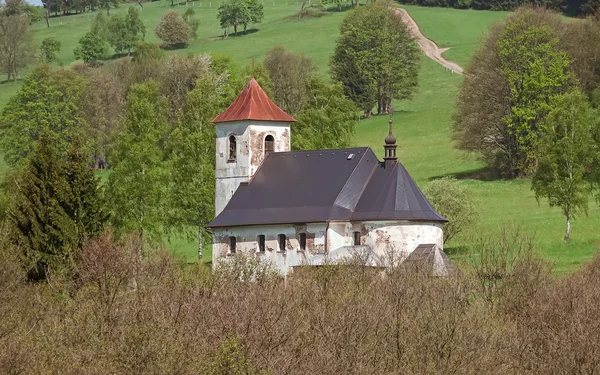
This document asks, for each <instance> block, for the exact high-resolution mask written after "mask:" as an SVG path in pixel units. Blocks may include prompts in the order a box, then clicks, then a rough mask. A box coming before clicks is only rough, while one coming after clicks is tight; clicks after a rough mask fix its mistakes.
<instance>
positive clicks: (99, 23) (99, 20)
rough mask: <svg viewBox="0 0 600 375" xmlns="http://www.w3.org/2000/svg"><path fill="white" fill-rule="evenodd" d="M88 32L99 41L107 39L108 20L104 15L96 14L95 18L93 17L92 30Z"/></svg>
mask: <svg viewBox="0 0 600 375" xmlns="http://www.w3.org/2000/svg"><path fill="white" fill-rule="evenodd" d="M90 31H91V32H92V33H93V34H96V35H98V37H100V39H103V40H104V39H107V38H108V20H107V19H106V16H105V15H104V13H102V12H98V13H96V17H94V20H93V21H92V28H91V29H90Z"/></svg>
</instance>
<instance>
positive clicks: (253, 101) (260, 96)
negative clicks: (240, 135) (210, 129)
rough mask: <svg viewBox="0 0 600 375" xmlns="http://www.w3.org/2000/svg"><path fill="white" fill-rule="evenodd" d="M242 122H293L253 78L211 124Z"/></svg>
mask: <svg viewBox="0 0 600 375" xmlns="http://www.w3.org/2000/svg"><path fill="white" fill-rule="evenodd" d="M243 120H259V121H281V122H293V121H296V120H294V118H293V117H292V116H290V115H288V114H287V113H285V112H284V111H283V110H282V109H281V108H279V107H278V106H277V105H276V104H275V103H273V101H272V100H271V99H269V97H268V96H267V94H266V93H265V92H264V91H263V89H262V88H261V87H260V85H259V84H258V82H256V80H255V79H254V78H252V79H251V80H250V82H248V84H247V85H246V87H244V90H242V93H241V94H240V96H238V97H237V99H236V100H234V101H233V103H231V105H230V106H229V108H227V109H226V110H225V112H223V113H221V114H220V115H218V116H217V117H215V118H214V119H213V120H212V122H213V123H219V122H229V121H243Z"/></svg>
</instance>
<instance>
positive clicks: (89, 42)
mask: <svg viewBox="0 0 600 375" xmlns="http://www.w3.org/2000/svg"><path fill="white" fill-rule="evenodd" d="M73 53H74V54H75V58H76V59H81V60H83V62H84V63H86V64H89V63H92V64H95V63H96V61H97V60H98V59H99V58H101V57H102V56H104V55H105V54H106V46H105V45H104V41H103V40H102V39H101V38H100V37H99V36H98V35H97V34H94V33H93V32H91V31H89V32H87V33H86V34H85V35H84V36H83V37H82V38H81V39H79V46H77V47H76V48H75V50H74V51H73Z"/></svg>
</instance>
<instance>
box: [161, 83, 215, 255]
mask: <svg viewBox="0 0 600 375" xmlns="http://www.w3.org/2000/svg"><path fill="white" fill-rule="evenodd" d="M222 89H223V88H222V80H218V79H215V76H214V73H212V72H211V71H207V72H206V73H205V74H204V75H203V76H201V77H200V78H198V79H197V80H196V87H195V88H194V89H193V90H192V91H190V92H189V93H188V95H187V101H186V106H185V107H184V108H183V111H182V112H181V113H182V115H181V116H180V117H179V118H178V119H177V121H176V124H175V128H174V129H173V131H172V133H171V134H170V136H169V141H168V143H167V148H168V158H169V169H170V170H171V180H170V181H171V184H170V189H169V204H168V207H169V210H168V215H167V217H168V223H167V227H168V228H169V232H170V233H172V234H179V235H185V236H186V237H188V238H189V239H191V238H193V236H194V235H195V236H197V238H198V254H199V256H201V254H202V248H203V244H204V241H203V240H204V239H205V238H206V237H207V235H208V232H207V230H206V228H207V225H208V223H209V222H210V221H211V220H212V219H213V217H214V212H215V211H214V195H215V190H214V189H215V184H214V178H215V177H214V155H215V128H214V126H213V125H212V123H211V122H210V120H211V119H212V118H213V117H214V116H216V115H217V114H219V112H220V111H221V110H222V109H223V106H222V105H221V98H220V95H221V92H222Z"/></svg>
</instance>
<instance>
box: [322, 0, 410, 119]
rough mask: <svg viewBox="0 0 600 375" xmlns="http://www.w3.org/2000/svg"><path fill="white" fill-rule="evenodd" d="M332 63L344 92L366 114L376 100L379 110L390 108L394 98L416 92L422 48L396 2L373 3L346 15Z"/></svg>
mask: <svg viewBox="0 0 600 375" xmlns="http://www.w3.org/2000/svg"><path fill="white" fill-rule="evenodd" d="M330 66H331V72H332V74H333V77H334V79H336V80H338V81H340V82H342V84H343V85H344V88H345V90H344V91H345V94H346V95H347V96H348V97H349V98H350V99H352V101H354V103H355V104H356V105H357V106H360V108H361V109H362V110H363V111H365V113H366V114H367V115H368V114H370V111H371V109H372V108H373V106H374V105H375V104H377V112H378V113H388V112H389V111H390V108H391V103H392V99H408V98H410V97H411V96H412V93H413V91H414V89H415V87H416V86H417V75H418V71H419V51H418V47H417V45H416V43H415V42H414V40H413V38H412V36H411V35H410V33H409V32H408V30H407V28H406V25H405V24H404V23H403V22H402V19H401V18H400V16H399V15H398V14H397V13H395V12H393V10H392V5H391V4H389V3H383V4H379V3H374V4H371V5H368V6H364V7H360V8H357V9H355V10H353V11H352V12H351V13H350V14H349V15H348V16H347V17H346V18H345V19H344V21H343V22H342V26H341V28H340V37H339V39H338V40H337V42H336V47H335V51H334V54H333V57H332V59H331V63H330ZM358 85H360V86H359V87H357V86H358Z"/></svg>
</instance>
